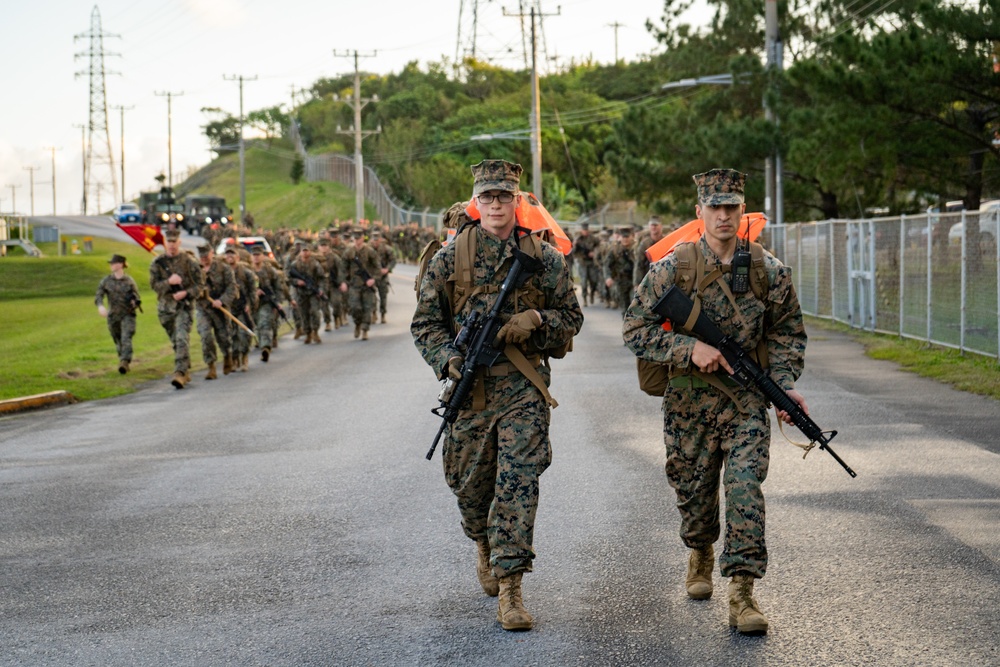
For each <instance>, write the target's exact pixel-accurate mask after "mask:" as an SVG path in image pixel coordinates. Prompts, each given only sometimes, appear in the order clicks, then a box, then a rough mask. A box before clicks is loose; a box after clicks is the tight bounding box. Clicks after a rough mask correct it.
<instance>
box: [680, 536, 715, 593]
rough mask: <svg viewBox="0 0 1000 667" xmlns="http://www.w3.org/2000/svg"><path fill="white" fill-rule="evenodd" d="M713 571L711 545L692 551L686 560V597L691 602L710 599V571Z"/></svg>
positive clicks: (713, 551)
mask: <svg viewBox="0 0 1000 667" xmlns="http://www.w3.org/2000/svg"><path fill="white" fill-rule="evenodd" d="M713 569H715V550H714V549H713V548H712V545H711V544H709V545H708V546H707V547H703V548H701V549H692V550H691V556H690V557H689V558H688V571H687V579H685V580H684V585H685V586H686V587H687V593H688V597H689V598H691V599H692V600H707V599H708V598H710V597H712V570H713Z"/></svg>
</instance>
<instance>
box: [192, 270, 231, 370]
mask: <svg viewBox="0 0 1000 667" xmlns="http://www.w3.org/2000/svg"><path fill="white" fill-rule="evenodd" d="M202 273H203V274H204V276H205V291H206V294H205V295H204V296H203V297H202V298H200V299H198V302H197V303H198V335H199V336H201V356H202V359H204V361H205V363H206V364H214V363H215V362H216V360H217V359H218V356H217V353H216V343H218V349H219V351H221V352H222V356H223V357H230V358H231V357H232V354H233V331H232V330H233V327H234V325H233V324H232V323H231V322H230V321H229V318H228V317H226V316H225V315H224V314H223V313H222V311H220V310H219V309H217V308H215V307H213V306H212V301H213V300H215V299H218V300H219V301H221V302H222V306H223V308H225V309H226V310H228V311H229V312H232V310H233V302H234V301H235V300H236V294H237V287H236V278H235V277H234V276H233V270H232V269H231V268H229V265H228V264H226V260H224V259H222V258H221V257H214V258H213V259H212V263H211V264H210V265H209V267H208V268H207V269H205V268H202ZM233 314H234V315H235V313H233Z"/></svg>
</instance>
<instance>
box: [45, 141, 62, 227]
mask: <svg viewBox="0 0 1000 667" xmlns="http://www.w3.org/2000/svg"><path fill="white" fill-rule="evenodd" d="M45 150H47V151H52V215H57V213H56V151H61V150H62V148H56V147H55V146H45Z"/></svg>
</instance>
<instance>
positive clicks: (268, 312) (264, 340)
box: [256, 303, 275, 348]
mask: <svg viewBox="0 0 1000 667" xmlns="http://www.w3.org/2000/svg"><path fill="white" fill-rule="evenodd" d="M274 315H275V313H274V308H273V307H272V306H271V304H269V303H262V304H260V308H258V309H257V322H256V324H257V326H256V329H257V342H258V343H260V346H261V348H265V347H267V348H270V347H273V346H274V329H275V317H274Z"/></svg>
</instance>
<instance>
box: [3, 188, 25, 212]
mask: <svg viewBox="0 0 1000 667" xmlns="http://www.w3.org/2000/svg"><path fill="white" fill-rule="evenodd" d="M4 187H7V188H10V213H11V215H17V195H15V194H14V189H15V188H19V187H21V186H20V185H11V184H10V183H8V184H7V185H5V186H4Z"/></svg>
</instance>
